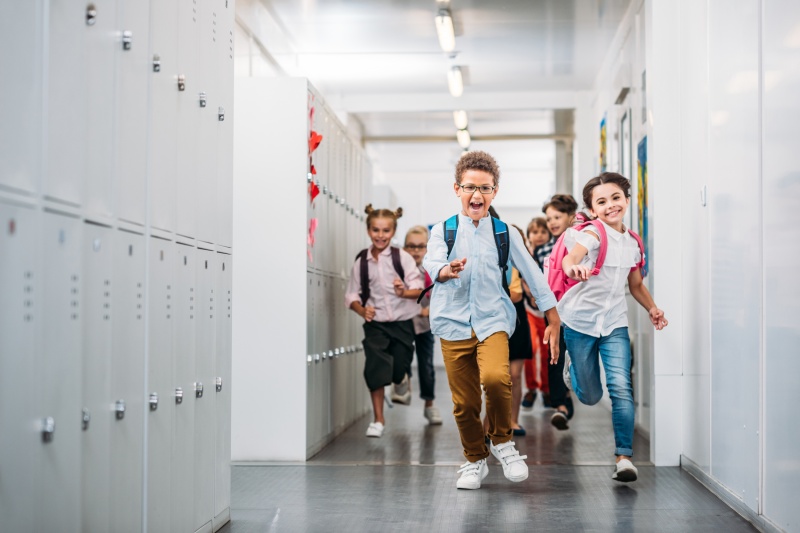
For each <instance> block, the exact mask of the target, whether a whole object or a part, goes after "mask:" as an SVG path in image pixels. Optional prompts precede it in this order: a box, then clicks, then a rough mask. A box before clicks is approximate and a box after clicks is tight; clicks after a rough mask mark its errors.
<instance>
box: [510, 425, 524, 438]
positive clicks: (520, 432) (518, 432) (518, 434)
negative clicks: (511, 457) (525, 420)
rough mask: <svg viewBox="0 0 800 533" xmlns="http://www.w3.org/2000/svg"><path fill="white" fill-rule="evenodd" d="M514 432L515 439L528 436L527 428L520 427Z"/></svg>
mask: <svg viewBox="0 0 800 533" xmlns="http://www.w3.org/2000/svg"><path fill="white" fill-rule="evenodd" d="M512 431H513V432H514V436H515V437H524V436H525V435H526V432H525V428H524V427H522V426H520V427H518V428H516V429H514V430H512Z"/></svg>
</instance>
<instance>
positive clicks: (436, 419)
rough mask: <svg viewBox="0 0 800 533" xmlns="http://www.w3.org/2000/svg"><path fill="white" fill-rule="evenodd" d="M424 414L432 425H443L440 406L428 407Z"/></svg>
mask: <svg viewBox="0 0 800 533" xmlns="http://www.w3.org/2000/svg"><path fill="white" fill-rule="evenodd" d="M423 414H424V415H425V418H427V419H428V424H430V425H432V426H440V425H442V415H441V414H439V408H438V407H433V406H431V407H426V408H425V411H424V413H423Z"/></svg>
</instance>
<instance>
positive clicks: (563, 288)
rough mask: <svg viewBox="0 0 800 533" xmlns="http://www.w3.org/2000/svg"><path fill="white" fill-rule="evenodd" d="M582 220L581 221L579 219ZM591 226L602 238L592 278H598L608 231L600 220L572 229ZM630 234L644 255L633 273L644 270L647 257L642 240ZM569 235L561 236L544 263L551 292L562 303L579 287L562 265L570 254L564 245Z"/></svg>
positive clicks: (630, 231) (604, 257)
mask: <svg viewBox="0 0 800 533" xmlns="http://www.w3.org/2000/svg"><path fill="white" fill-rule="evenodd" d="M579 220H580V219H579ZM589 226H594V229H595V231H596V232H597V236H598V237H600V250H599V251H598V253H597V262H596V263H595V265H594V269H593V270H592V276H596V275H598V274H599V273H600V269H601V268H603V263H604V262H605V260H606V251H607V250H608V236H607V235H606V229H605V228H604V227H603V223H602V222H600V221H599V220H589V221H586V222H580V223H579V224H577V225H575V226H573V227H572V229H574V230H575V231H583V230H584V229H586V228H588V227H589ZM628 233H630V234H631V236H632V237H633V238H634V239H636V242H637V243H638V244H639V251H640V252H641V254H642V260H641V261H640V262H639V263H638V264H637V265H636V266H634V267H633V268H632V269H631V272H633V271H634V270H636V269H640V270H641V269H642V268H644V263H645V257H644V244H643V243H642V239H641V238H640V237H639V235H637V234H636V233H635V232H633V231H632V230H628ZM566 234H567V232H566V231H565V232H564V233H562V234H561V236H560V237H559V238H558V240H557V241H556V244H555V245H554V246H553V251H552V252H551V253H550V256H549V257H548V258H547V260H546V261H545V263H544V275H545V277H546V278H547V283H548V285H550V290H552V291H553V294H554V295H555V297H556V300H557V301H561V298H563V297H564V295H565V294H566V293H567V291H568V290H569V289H570V288H572V287H573V286H574V285H577V284H578V282H577V281H575V280H574V279H570V278H569V277H568V276H567V274H566V273H565V272H564V269H563V268H562V266H561V265H562V263H563V262H564V258H565V257H566V256H567V254H568V253H569V250H567V247H566V245H565V244H564V236H565V235H566Z"/></svg>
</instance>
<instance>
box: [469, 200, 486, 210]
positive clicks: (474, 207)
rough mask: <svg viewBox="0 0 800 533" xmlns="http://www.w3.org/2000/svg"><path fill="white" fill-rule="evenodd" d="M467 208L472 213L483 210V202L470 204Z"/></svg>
mask: <svg viewBox="0 0 800 533" xmlns="http://www.w3.org/2000/svg"><path fill="white" fill-rule="evenodd" d="M469 208H470V209H472V210H473V211H480V210H482V209H483V202H470V203H469Z"/></svg>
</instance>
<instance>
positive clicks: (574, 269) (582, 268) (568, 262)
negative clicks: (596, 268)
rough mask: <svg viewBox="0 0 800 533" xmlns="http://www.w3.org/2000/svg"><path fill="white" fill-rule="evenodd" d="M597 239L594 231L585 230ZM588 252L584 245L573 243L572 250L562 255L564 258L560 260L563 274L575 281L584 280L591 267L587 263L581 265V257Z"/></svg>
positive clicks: (587, 277) (586, 278)
mask: <svg viewBox="0 0 800 533" xmlns="http://www.w3.org/2000/svg"><path fill="white" fill-rule="evenodd" d="M585 233H587V234H589V235H591V236H592V237H594V238H595V239H597V241H598V242H599V241H600V237H598V236H597V235H595V233H594V232H591V231H587V232H585ZM588 253H589V249H588V248H586V246H584V245H582V244H580V243H577V242H576V243H575V246H573V247H572V250H570V251H569V253H568V254H567V255H566V256H565V257H564V260H563V261H562V262H561V268H562V269H564V274H566V275H567V277H569V278H570V279H574V280H575V281H586V280H588V279H589V275H590V274H591V273H592V269H591V268H589V267H588V266H587V265H582V264H581V261H583V258H584V257H586V254H588Z"/></svg>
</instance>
